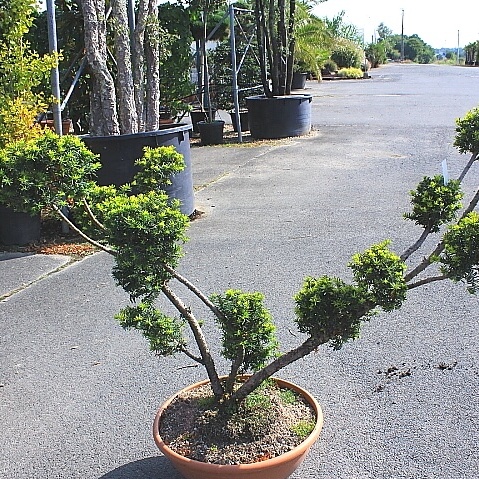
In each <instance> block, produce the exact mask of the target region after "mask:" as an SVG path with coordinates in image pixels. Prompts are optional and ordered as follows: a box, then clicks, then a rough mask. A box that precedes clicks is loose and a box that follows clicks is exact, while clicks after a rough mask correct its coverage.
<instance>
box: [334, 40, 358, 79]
mask: <svg viewBox="0 0 479 479" xmlns="http://www.w3.org/2000/svg"><path fill="white" fill-rule="evenodd" d="M331 60H333V61H334V62H335V63H336V64H337V65H338V67H339V68H360V67H361V63H362V60H363V52H362V50H361V48H360V47H359V46H358V45H357V44H356V43H354V42H350V41H341V42H338V44H337V45H336V47H335V49H334V50H333V52H332V54H331ZM361 76H362V74H361Z"/></svg>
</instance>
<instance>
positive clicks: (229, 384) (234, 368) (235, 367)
mask: <svg viewBox="0 0 479 479" xmlns="http://www.w3.org/2000/svg"><path fill="white" fill-rule="evenodd" d="M244 354H245V351H244V346H241V352H240V353H239V354H238V356H237V357H236V359H235V360H234V361H233V363H232V364H231V370H230V373H229V375H228V379H227V380H226V383H225V391H226V393H232V392H233V386H234V382H235V379H236V376H237V375H238V371H239V368H240V367H241V365H242V364H243V361H244Z"/></svg>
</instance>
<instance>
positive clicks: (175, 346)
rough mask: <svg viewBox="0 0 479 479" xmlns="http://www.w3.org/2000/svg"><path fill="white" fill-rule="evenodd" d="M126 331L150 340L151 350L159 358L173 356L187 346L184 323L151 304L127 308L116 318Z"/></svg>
mask: <svg viewBox="0 0 479 479" xmlns="http://www.w3.org/2000/svg"><path fill="white" fill-rule="evenodd" d="M115 318H116V319H118V321H119V323H120V325H121V326H122V327H123V328H124V329H136V330H138V331H141V332H142V333H143V336H144V337H145V338H146V339H148V341H149V343H150V349H151V350H152V351H154V352H155V354H157V355H158V356H171V355H173V354H175V353H177V352H179V351H181V350H182V348H183V347H184V345H185V340H184V339H183V334H182V331H183V326H184V323H183V322H181V321H179V320H177V319H176V318H170V317H168V316H166V315H164V314H163V313H162V312H161V311H159V310H158V309H157V308H155V307H154V306H153V305H152V304H150V303H143V302H142V303H140V304H138V306H135V307H131V306H127V307H126V308H123V309H122V310H121V311H120V312H119V313H118V314H117V315H116V316H115Z"/></svg>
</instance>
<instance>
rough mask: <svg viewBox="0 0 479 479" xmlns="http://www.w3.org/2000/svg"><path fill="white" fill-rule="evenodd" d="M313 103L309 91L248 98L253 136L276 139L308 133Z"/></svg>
mask: <svg viewBox="0 0 479 479" xmlns="http://www.w3.org/2000/svg"><path fill="white" fill-rule="evenodd" d="M311 102H312V96H311V95H309V94H307V95H305V94H298V95H287V96H277V97H273V98H267V97H266V96H264V95H260V96H250V97H248V98H246V105H247V107H248V120H249V129H250V132H251V136H252V137H253V138H258V139H272V138H287V137H290V136H301V135H306V134H307V133H309V132H310V131H311Z"/></svg>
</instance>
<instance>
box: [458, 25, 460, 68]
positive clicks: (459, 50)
mask: <svg viewBox="0 0 479 479" xmlns="http://www.w3.org/2000/svg"><path fill="white" fill-rule="evenodd" d="M459 45H460V43H459V30H458V31H457V64H458V65H459V51H460V47H459Z"/></svg>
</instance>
